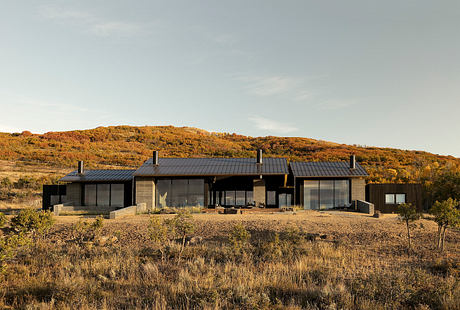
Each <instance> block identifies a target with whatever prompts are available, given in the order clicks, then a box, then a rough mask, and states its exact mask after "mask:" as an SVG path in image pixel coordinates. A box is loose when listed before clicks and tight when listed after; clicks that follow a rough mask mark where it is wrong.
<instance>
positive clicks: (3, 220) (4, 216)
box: [0, 212, 8, 228]
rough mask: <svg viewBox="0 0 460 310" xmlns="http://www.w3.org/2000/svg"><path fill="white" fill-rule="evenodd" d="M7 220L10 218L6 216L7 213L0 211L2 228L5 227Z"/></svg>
mask: <svg viewBox="0 0 460 310" xmlns="http://www.w3.org/2000/svg"><path fill="white" fill-rule="evenodd" d="M7 222H8V219H7V218H6V215H5V214H3V213H2V212H0V228H2V227H4V226H5V225H6V223H7Z"/></svg>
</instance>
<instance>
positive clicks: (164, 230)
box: [149, 216, 169, 260]
mask: <svg viewBox="0 0 460 310" xmlns="http://www.w3.org/2000/svg"><path fill="white" fill-rule="evenodd" d="M149 235H150V239H151V240H152V241H153V243H154V244H155V246H156V248H158V249H159V251H160V253H161V259H162V260H164V259H165V247H166V245H167V244H168V243H169V238H168V227H167V226H166V225H165V223H164V222H163V221H162V220H161V219H160V218H159V217H156V216H152V217H151V218H150V224H149Z"/></svg>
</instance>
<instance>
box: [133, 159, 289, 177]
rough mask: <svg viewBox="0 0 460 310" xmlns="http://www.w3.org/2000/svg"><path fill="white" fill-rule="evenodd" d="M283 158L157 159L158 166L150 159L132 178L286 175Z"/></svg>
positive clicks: (285, 164)
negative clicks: (258, 162) (260, 160)
mask: <svg viewBox="0 0 460 310" xmlns="http://www.w3.org/2000/svg"><path fill="white" fill-rule="evenodd" d="M288 173H289V169H288V164H287V161H286V159H285V158H264V159H263V164H261V165H260V164H257V160H256V159H255V158H159V164H158V166H154V165H153V161H152V159H151V158H150V159H149V160H147V161H146V162H145V163H144V164H143V165H142V166H141V167H140V168H139V169H137V170H136V172H135V173H134V176H216V175H261V174H262V175H281V174H288Z"/></svg>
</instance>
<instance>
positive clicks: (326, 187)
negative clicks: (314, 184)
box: [319, 180, 334, 210]
mask: <svg viewBox="0 0 460 310" xmlns="http://www.w3.org/2000/svg"><path fill="white" fill-rule="evenodd" d="M319 201H320V202H319V208H320V209H321V210H322V209H330V208H333V207H334V181H333V180H321V181H320V182H319Z"/></svg>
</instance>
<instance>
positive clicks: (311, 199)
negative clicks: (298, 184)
mask: <svg viewBox="0 0 460 310" xmlns="http://www.w3.org/2000/svg"><path fill="white" fill-rule="evenodd" d="M303 199H304V208H305V209H308V210H317V209H318V205H319V181H317V180H305V181H304V189H303Z"/></svg>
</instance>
